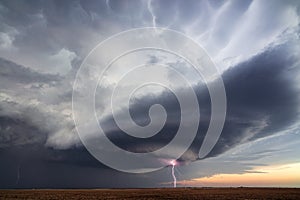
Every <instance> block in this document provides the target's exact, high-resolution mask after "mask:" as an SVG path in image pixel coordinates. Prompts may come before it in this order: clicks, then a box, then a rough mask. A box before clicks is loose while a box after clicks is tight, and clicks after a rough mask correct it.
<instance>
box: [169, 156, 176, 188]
mask: <svg viewBox="0 0 300 200" xmlns="http://www.w3.org/2000/svg"><path fill="white" fill-rule="evenodd" d="M170 164H171V165H172V176H173V187H174V188H176V184H177V179H176V176H175V171H174V169H175V165H176V160H172V161H171V162H170Z"/></svg>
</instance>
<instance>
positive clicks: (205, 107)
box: [0, 0, 300, 188]
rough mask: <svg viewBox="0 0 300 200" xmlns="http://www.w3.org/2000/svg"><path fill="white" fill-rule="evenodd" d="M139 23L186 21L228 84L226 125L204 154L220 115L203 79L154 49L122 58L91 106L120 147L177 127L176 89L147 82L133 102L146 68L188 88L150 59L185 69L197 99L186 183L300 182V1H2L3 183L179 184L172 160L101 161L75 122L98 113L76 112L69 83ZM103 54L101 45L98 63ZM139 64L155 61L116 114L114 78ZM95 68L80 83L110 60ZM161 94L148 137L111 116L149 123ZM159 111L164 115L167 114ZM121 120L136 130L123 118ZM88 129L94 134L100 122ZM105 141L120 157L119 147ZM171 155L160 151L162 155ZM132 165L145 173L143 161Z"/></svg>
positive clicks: (142, 143)
mask: <svg viewBox="0 0 300 200" xmlns="http://www.w3.org/2000/svg"><path fill="white" fill-rule="evenodd" d="M143 27H154V28H157V29H159V28H167V29H171V30H175V31H178V32H180V33H182V34H184V35H186V36H187V37H188V38H191V39H192V40H194V41H195V42H197V43H198V44H199V45H200V46H201V47H202V48H203V49H204V50H205V52H206V53H207V55H208V56H209V57H210V58H211V60H212V61H213V62H214V64H215V66H216V68H217V70H218V72H219V73H220V76H221V77H222V80H223V83H224V87H225V91H226V98H227V111H226V118H225V122H224V127H223V130H222V132H221V135H220V137H219V140H218V141H217V143H216V145H215V146H214V147H213V149H212V151H210V152H209V154H208V155H206V156H205V157H204V158H199V154H198V153H199V149H200V147H201V144H202V142H203V140H204V137H205V132H206V131H207V130H208V128H209V124H210V117H211V113H212V109H211V104H212V103H211V99H210V93H209V91H208V87H207V86H206V82H205V80H203V78H202V77H201V76H199V75H198V74H197V73H195V71H193V68H192V67H191V66H190V65H189V64H188V63H186V62H185V61H184V60H183V59H181V58H178V57H176V56H174V55H172V54H168V53H166V52H157V51H151V50H146V51H143V52H136V53H134V54H129V55H127V56H124V57H121V58H120V59H119V60H118V61H116V62H115V63H114V66H113V67H112V68H111V69H110V71H108V72H107V73H106V74H104V75H105V76H104V77H105V78H104V79H103V82H101V83H102V85H98V86H97V88H96V90H95V99H96V100H95V115H96V117H97V120H98V122H99V125H100V126H101V127H102V129H103V130H104V131H105V134H106V136H107V138H109V140H110V141H112V142H113V143H114V144H115V145H117V146H118V147H120V148H122V149H123V150H126V151H130V152H135V153H145V152H146V153H147V152H152V151H155V150H157V149H160V148H162V147H163V146H164V145H166V144H168V143H169V142H170V141H171V140H172V139H173V138H174V137H175V135H176V132H177V130H178V129H179V124H180V120H181V118H180V116H181V114H182V112H181V110H180V105H179V103H180V102H178V99H176V95H174V94H173V93H172V91H170V90H167V89H165V88H162V87H157V86H149V87H148V86H147V87H144V88H142V89H141V90H137V92H136V94H134V95H135V96H134V95H133V96H132V98H131V99H130V100H129V103H128V101H127V100H128V97H129V92H130V89H131V88H132V86H133V85H136V84H139V83H140V82H141V81H143V80H145V79H146V78H148V77H156V78H157V79H161V80H166V83H167V84H169V86H170V87H172V88H174V90H175V93H178V94H180V95H186V94H187V92H188V91H189V89H188V88H187V85H185V84H183V82H182V81H178V76H176V74H175V73H174V71H172V70H169V69H167V68H166V69H163V70H161V69H160V68H159V69H157V68H153V70H152V71H151V70H150V71H149V69H151V68H149V67H148V68H147V66H152V64H156V63H161V64H163V65H165V66H168V67H170V68H173V69H175V71H177V72H180V73H181V74H183V75H184V77H186V78H187V79H188V81H189V82H190V84H191V87H192V89H193V90H194V91H195V95H196V98H197V100H198V103H199V108H200V116H201V120H200V121H197V125H198V129H197V132H196V137H195V138H194V140H193V141H192V143H191V145H190V146H188V147H187V150H186V151H184V153H183V154H182V155H181V156H180V157H179V158H178V159H177V165H176V167H175V175H176V177H177V186H178V187H185V186H196V187H197V186H199V187H206V186H222V187H223V186H270V187H300V170H299V169H300V157H299V153H300V121H299V119H300V118H299V108H300V101H299V93H300V88H299V87H300V86H299V85H300V84H299V83H300V66H299V65H300V56H299V55H300V39H299V37H300V2H299V1H298V0H294V1H293V0H286V1H283V0H282V1H279V0H274V1H268V0H253V1H250V0H245V1H238V0H231V1H223V0H211V1H208V0H206V1H205V0H200V1H198V0H188V1H183V0H172V1H171V0H148V1H146V0H145V1H137V0H102V1H101V0H87V1H80V0H74V1H71V0H66V1H59V0H57V1H54V0H48V1H40V0H34V1H33V0H32V1H31V0H27V1H25V0H24V1H22V0H18V1H17V0H0V188H116V187H117V188H128V187H172V186H173V179H172V174H171V167H169V166H166V167H164V168H162V169H160V170H156V171H153V172H148V173H125V172H121V171H118V170H116V169H113V168H111V167H109V166H107V165H105V163H101V162H100V161H98V160H97V159H96V158H95V157H94V156H93V155H92V154H91V153H90V152H89V150H88V149H87V148H86V146H85V145H83V142H82V140H81V139H82V138H81V137H80V136H79V134H78V126H79V127H81V126H84V125H86V124H89V122H90V118H89V117H88V116H89V115H88V114H87V113H86V112H87V111H86V110H85V109H84V108H85V106H86V105H87V104H88V103H89V101H87V100H86V98H82V99H80V101H78V108H83V109H81V110H80V113H79V115H78V114H75V115H74V113H73V110H72V94H73V95H74V91H73V86H74V85H73V84H74V82H76V81H75V80H76V77H78V72H79V71H80V69H81V68H80V66H81V65H82V63H84V62H85V58H86V57H87V56H88V55H90V52H91V51H92V50H93V49H94V48H95V47H96V46H97V45H98V44H99V43H100V42H102V41H104V40H106V39H107V38H109V37H111V36H113V35H115V34H118V33H120V32H122V31H127V30H129V29H133V28H143ZM145 35H146V34H145ZM138 37H143V35H141V36H138ZM155 42H157V43H159V41H155ZM176 42H177V43H178V42H179V41H176ZM176 42H175V41H174V44H176ZM120 45H123V46H120ZM131 45H133V44H130V43H129V42H127V43H126V42H125V43H124V42H123V43H121V42H120V43H118V42H115V43H113V44H112V45H111V46H109V48H107V49H105V51H104V53H105V55H106V54H107V55H110V54H111V55H112V54H113V53H114V52H117V51H118V49H120V48H125V47H127V46H128V47H130V46H131ZM124 46H125V47H124ZM179 48H181V46H179ZM182 49H183V50H184V47H182ZM187 52H188V51H187ZM102 53H103V52H102ZM96 57H97V56H96ZM102 58H103V59H105V57H104V56H102V54H101V55H100V54H99V57H97V59H98V62H100V63H101V62H102V61H103V60H102ZM141 62H144V63H146V65H147V66H146V67H145V69H144V70H145V71H143V70H141V72H140V74H139V75H134V74H133V75H132V76H131V77H129V78H127V79H126V80H127V82H126V83H124V84H123V85H122V87H121V89H120V91H119V93H118V94H117V95H116V97H115V100H114V101H115V105H116V108H117V111H116V113H115V114H116V115H113V114H112V113H111V112H110V111H111V110H109V105H110V98H111V95H110V92H111V90H112V88H113V86H114V85H115V84H116V82H118V81H119V80H121V79H120V77H121V75H122V74H123V73H126V72H127V71H128V70H129V68H128V66H129V65H130V64H139V63H141ZM93 67H94V68H93V70H95V71H89V70H86V71H82V76H80V78H82V79H86V80H87V82H86V84H80V83H81V82H80V81H79V82H78V85H77V86H78V87H80V88H83V90H86V91H89V89H91V85H89V84H93V83H96V82H97V81H98V77H96V75H95V74H93V73H92V72H98V71H97V70H99V69H102V68H103V66H96V67H95V66H93ZM147 69H148V71H147ZM76 75H77V76H76ZM211 82H212V84H213V83H214V80H211ZM75 85H76V84H75ZM75 95H77V93H75ZM78 95H79V96H80V95H81V96H83V97H86V96H84V93H78ZM87 98H88V97H87ZM154 104H161V105H162V106H163V107H164V108H165V112H166V114H167V117H166V121H165V122H166V123H165V125H164V126H163V127H161V129H158V133H157V134H156V135H155V136H153V137H151V138H147V139H141V138H136V137H133V136H131V135H128V134H126V133H124V131H123V129H122V128H120V127H119V124H118V123H117V120H115V118H114V117H118V118H121V119H126V117H124V116H126V114H128V113H127V111H128V110H129V111H130V116H131V117H132V119H133V121H134V122H135V123H136V124H138V125H141V126H145V125H147V124H149V122H150V121H151V120H152V119H150V117H149V114H148V111H149V109H150V107H151V106H152V105H154ZM151 108H152V107H151ZM189 109H194V108H192V107H189V108H188V110H189ZM189 111H190V113H193V111H191V110H189ZM74 116H77V119H74ZM191 116H193V115H191ZM154 119H158V120H156V121H155V120H154V122H156V123H159V122H160V118H159V116H155V118H154ZM193 120H194V119H193V118H192V117H190V118H188V119H187V121H188V122H189V121H190V122H192V121H193ZM75 122H82V123H81V124H80V123H79V124H76V123H75ZM156 123H154V126H156V128H157V127H160V125H159V124H156ZM124 124H125V126H126V128H128V129H131V128H133V127H132V124H130V123H129V122H128V121H126V120H124ZM87 130H88V133H86V134H92V136H94V135H93V134H97V131H98V127H89V128H88V129H87ZM92 138H93V137H92ZM100 147H101V148H102V150H103V152H107V153H111V155H113V154H112V153H113V149H110V148H105V145H103V146H101V144H100ZM175 148H176V149H175V150H178V149H179V150H180V149H184V148H183V147H182V146H181V145H178V146H175ZM175 150H174V151H175ZM172 156H173V154H172V152H169V153H167V154H156V155H155V159H157V161H161V160H169V159H171V158H172ZM122 159H124V163H126V158H121V159H120V160H121V161H122ZM142 164H143V163H142ZM144 167H145V168H144ZM135 170H137V171H139V172H142V171H143V170H146V171H147V166H146V164H145V166H143V167H137V169H135Z"/></svg>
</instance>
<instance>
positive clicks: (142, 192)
mask: <svg viewBox="0 0 300 200" xmlns="http://www.w3.org/2000/svg"><path fill="white" fill-rule="evenodd" d="M0 199H68V200H69V199H70V200H72V199H300V188H297V189H296V188H174V189H173V188H161V189H82V190H81V189H80V190H78V189H76V190H75V189H74V190H73V189H70V190H48V189H47V190H0Z"/></svg>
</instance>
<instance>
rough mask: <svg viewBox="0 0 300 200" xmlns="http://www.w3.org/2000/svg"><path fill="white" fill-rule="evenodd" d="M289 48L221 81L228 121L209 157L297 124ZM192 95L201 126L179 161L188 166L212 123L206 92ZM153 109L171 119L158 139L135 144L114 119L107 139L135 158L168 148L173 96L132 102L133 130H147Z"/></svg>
mask: <svg viewBox="0 0 300 200" xmlns="http://www.w3.org/2000/svg"><path fill="white" fill-rule="evenodd" d="M289 46H290V44H284V45H278V46H276V47H270V49H268V50H266V51H265V52H263V53H261V54H259V55H257V56H255V57H253V58H252V59H250V60H248V61H245V62H243V63H241V64H239V65H238V66H235V67H233V68H231V69H229V70H227V71H226V72H225V73H224V74H223V75H222V77H223V80H224V84H225V89H226V95H227V102H228V105H227V116H226V121H225V125H224V129H223V131H222V134H221V137H220V139H219V141H218V143H217V144H216V146H215V147H214V149H213V151H212V152H211V153H210V154H209V157H210V156H216V155H219V154H222V153H224V152H225V151H227V150H229V149H231V148H233V147H235V146H237V145H239V144H242V143H246V142H249V141H252V140H256V139H258V138H262V137H266V136H268V135H271V134H276V133H278V131H280V130H284V129H285V128H287V127H288V126H289V125H292V124H294V123H295V122H296V121H297V119H298V112H299V111H298V108H299V94H298V92H297V89H296V85H297V82H296V80H297V79H296V78H297V77H296V75H297V74H298V73H299V69H298V68H297V62H298V57H297V56H293V55H292V54H291V53H290V52H289V49H288V48H289ZM295 64H296V65H295ZM195 91H196V93H197V97H198V101H199V105H200V111H201V115H200V116H201V118H202V122H201V121H200V123H199V130H198V134H197V137H196V139H195V140H194V142H193V144H192V145H191V147H190V149H189V151H187V153H186V155H183V156H182V158H181V160H183V161H187V162H189V161H192V160H189V159H197V155H198V151H199V148H200V146H201V143H202V141H203V138H204V136H205V133H206V130H207V127H208V123H209V118H210V109H207V108H210V106H211V105H210V100H209V96H208V91H207V88H206V87H204V86H203V84H199V85H197V86H195ZM181 92H184V91H181ZM157 103H158V104H161V105H163V106H164V107H165V108H166V111H167V113H168V114H169V115H168V118H167V122H166V125H165V127H164V128H163V129H162V130H161V131H160V132H159V133H158V134H157V135H155V136H153V137H150V138H147V139H138V138H134V137H132V136H130V135H127V134H126V133H124V132H122V131H121V130H120V129H119V128H118V127H117V125H116V123H115V122H114V120H113V118H109V119H107V121H104V122H102V125H103V127H104V130H105V129H106V131H107V135H108V137H109V138H110V139H111V140H112V141H113V142H115V143H116V144H118V145H119V146H120V147H122V148H124V149H126V150H130V151H133V152H149V151H154V150H157V149H159V148H161V147H162V146H164V145H166V144H167V143H168V142H169V141H170V140H172V138H173V137H174V135H175V134H176V131H177V129H178V127H179V122H180V108H179V104H178V102H177V99H176V97H174V95H173V96H172V94H170V93H169V92H165V93H163V95H160V96H153V95H152V96H145V97H143V98H139V99H135V100H133V102H132V103H131V107H130V112H131V115H132V118H133V120H135V121H136V123H137V124H139V125H147V124H148V123H149V122H150V118H149V116H148V110H149V108H150V106H151V105H154V104H157ZM191 152H192V153H193V154H194V155H193V156H191V155H190V154H191Z"/></svg>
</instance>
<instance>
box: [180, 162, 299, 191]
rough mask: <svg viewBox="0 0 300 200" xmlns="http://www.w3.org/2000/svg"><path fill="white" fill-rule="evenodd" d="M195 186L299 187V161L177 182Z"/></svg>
mask: <svg viewBox="0 0 300 200" xmlns="http://www.w3.org/2000/svg"><path fill="white" fill-rule="evenodd" d="M178 185H182V186H184V185H186V186H196V187H206V186H207V187H230V186H233V187H238V186H254V187H255V186H260V187H263V186H266V187H268V186H269V187H300V163H292V164H286V165H280V166H279V165H278V166H267V167H259V168H255V169H253V170H252V171H250V172H247V173H244V174H217V175H213V176H211V177H203V178H196V179H191V180H185V181H180V182H178Z"/></svg>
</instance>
